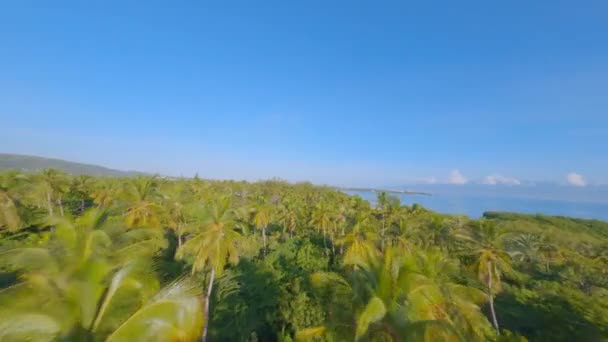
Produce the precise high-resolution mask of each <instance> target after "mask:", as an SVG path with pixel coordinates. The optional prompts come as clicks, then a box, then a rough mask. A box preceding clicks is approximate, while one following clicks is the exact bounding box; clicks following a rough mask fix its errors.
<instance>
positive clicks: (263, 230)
mask: <svg viewBox="0 0 608 342" xmlns="http://www.w3.org/2000/svg"><path fill="white" fill-rule="evenodd" d="M262 241H264V255H266V226H264V227H262Z"/></svg>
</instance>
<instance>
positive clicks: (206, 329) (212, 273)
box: [201, 268, 215, 342]
mask: <svg viewBox="0 0 608 342" xmlns="http://www.w3.org/2000/svg"><path fill="white" fill-rule="evenodd" d="M214 279H215V268H212V269H211V275H210V276H209V285H208V286H207V298H205V325H204V326H203V335H202V336H201V341H202V342H206V341H207V331H208V330H209V321H210V319H209V302H210V301H211V291H212V290H213V280H214Z"/></svg>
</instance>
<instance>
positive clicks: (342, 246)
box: [340, 224, 344, 255]
mask: <svg viewBox="0 0 608 342" xmlns="http://www.w3.org/2000/svg"><path fill="white" fill-rule="evenodd" d="M340 254H341V255H344V224H342V243H341V244H340Z"/></svg>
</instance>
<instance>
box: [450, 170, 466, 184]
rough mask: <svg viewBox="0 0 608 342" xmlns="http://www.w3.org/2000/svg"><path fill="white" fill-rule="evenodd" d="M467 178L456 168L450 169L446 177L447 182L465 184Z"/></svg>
mask: <svg viewBox="0 0 608 342" xmlns="http://www.w3.org/2000/svg"><path fill="white" fill-rule="evenodd" d="M468 181H469V180H468V179H467V178H466V177H465V176H464V175H463V174H462V173H460V171H458V170H452V172H450V176H449V177H448V183H450V184H467V182H468Z"/></svg>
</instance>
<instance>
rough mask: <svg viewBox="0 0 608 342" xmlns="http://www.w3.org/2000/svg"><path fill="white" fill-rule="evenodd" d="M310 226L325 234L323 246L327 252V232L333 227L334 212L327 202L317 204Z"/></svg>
mask: <svg viewBox="0 0 608 342" xmlns="http://www.w3.org/2000/svg"><path fill="white" fill-rule="evenodd" d="M310 225H312V226H313V227H316V228H317V229H319V230H320V231H322V232H323V245H324V247H325V250H326V251H327V231H328V230H329V229H331V227H332V211H331V208H330V207H329V206H328V205H327V203H326V202H325V201H321V202H319V204H317V206H316V208H315V210H314V211H313V213H312V218H311V220H310Z"/></svg>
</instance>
